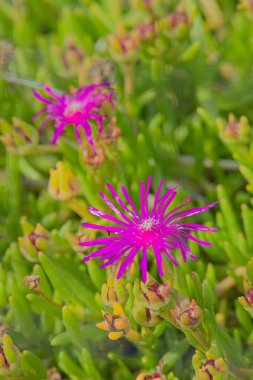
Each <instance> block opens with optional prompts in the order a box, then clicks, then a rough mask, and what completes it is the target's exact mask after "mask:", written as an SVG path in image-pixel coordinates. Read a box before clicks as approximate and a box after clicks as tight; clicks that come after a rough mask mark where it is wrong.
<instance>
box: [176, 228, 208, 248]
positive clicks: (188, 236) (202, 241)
mask: <svg viewBox="0 0 253 380" xmlns="http://www.w3.org/2000/svg"><path fill="white" fill-rule="evenodd" d="M182 235H183V236H185V237H186V238H187V239H190V240H192V241H195V243H198V244H201V245H205V246H206V247H209V246H210V245H212V243H210V242H209V241H205V240H200V239H197V238H195V237H194V236H192V235H191V234H188V233H187V232H184V233H183V234H182Z"/></svg>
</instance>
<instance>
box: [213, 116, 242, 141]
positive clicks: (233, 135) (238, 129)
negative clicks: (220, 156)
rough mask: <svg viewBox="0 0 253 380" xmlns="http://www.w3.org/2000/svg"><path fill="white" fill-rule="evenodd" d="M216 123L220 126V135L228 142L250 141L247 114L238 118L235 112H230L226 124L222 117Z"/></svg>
mask: <svg viewBox="0 0 253 380" xmlns="http://www.w3.org/2000/svg"><path fill="white" fill-rule="evenodd" d="M216 123H217V126H218V128H219V132H220V136H221V138H222V139H223V140H224V141H225V142H226V143H234V142H241V143H247V142H248V140H249V122H248V119H247V117H246V116H241V117H240V119H239V120H238V119H236V117H235V116H234V114H232V113H230V114H229V116H228V122H227V123H226V124H225V123H224V122H223V121H222V120H220V119H218V120H217V121H216Z"/></svg>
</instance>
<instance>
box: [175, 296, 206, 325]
mask: <svg viewBox="0 0 253 380" xmlns="http://www.w3.org/2000/svg"><path fill="white" fill-rule="evenodd" d="M170 313H171V315H172V316H173V317H174V318H175V319H176V321H177V322H178V323H179V324H180V326H181V327H189V328H195V327H197V326H198V325H199V324H200V323H201V322H202V318H203V312H202V309H201V308H200V307H199V306H198V304H197V303H196V301H195V300H192V301H191V302H189V303H187V304H183V305H181V306H178V307H177V308H176V309H173V310H171V311H170Z"/></svg>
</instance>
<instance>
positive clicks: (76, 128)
mask: <svg viewBox="0 0 253 380" xmlns="http://www.w3.org/2000/svg"><path fill="white" fill-rule="evenodd" d="M78 128H79V125H75V127H74V130H75V134H76V138H77V141H78V142H79V143H81V135H80V132H79V129H78Z"/></svg>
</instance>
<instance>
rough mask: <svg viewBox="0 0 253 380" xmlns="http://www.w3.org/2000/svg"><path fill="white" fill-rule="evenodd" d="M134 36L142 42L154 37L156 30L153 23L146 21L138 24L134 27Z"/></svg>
mask: <svg viewBox="0 0 253 380" xmlns="http://www.w3.org/2000/svg"><path fill="white" fill-rule="evenodd" d="M135 34H136V36H137V38H138V39H139V40H140V41H142V42H144V41H146V40H148V39H151V38H153V37H155V34H156V29H155V24H154V22H152V21H147V22H144V23H142V24H138V25H137V26H136V27H135Z"/></svg>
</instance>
